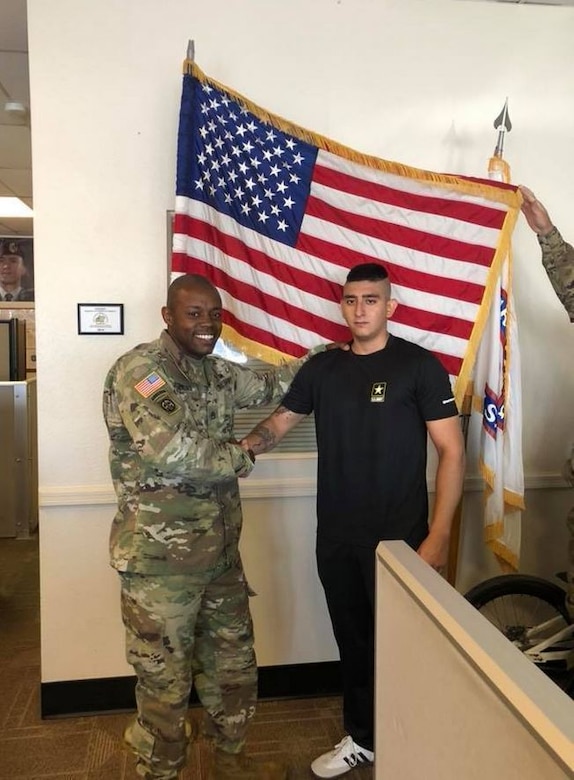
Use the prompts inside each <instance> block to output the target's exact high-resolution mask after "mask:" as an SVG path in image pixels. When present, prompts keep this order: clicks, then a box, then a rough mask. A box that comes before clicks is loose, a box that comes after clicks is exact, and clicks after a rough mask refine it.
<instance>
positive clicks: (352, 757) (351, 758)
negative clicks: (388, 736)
mask: <svg viewBox="0 0 574 780" xmlns="http://www.w3.org/2000/svg"><path fill="white" fill-rule="evenodd" d="M374 759H375V754H374V753H373V751H372V750H367V749H366V748H363V747H361V746H360V745H357V743H356V742H353V738H352V737H351V736H350V735H349V734H347V736H346V737H343V739H342V740H341V741H340V742H339V743H338V744H337V745H335V747H334V749H333V750H330V751H329V752H328V753H323V755H322V756H319V758H316V759H315V760H314V761H313V763H312V764H311V771H312V772H313V774H314V775H315V776H316V777H339V775H344V774H345V772H350V771H351V769H355V768H356V767H358V766H368V765H369V764H372V763H373V761H374Z"/></svg>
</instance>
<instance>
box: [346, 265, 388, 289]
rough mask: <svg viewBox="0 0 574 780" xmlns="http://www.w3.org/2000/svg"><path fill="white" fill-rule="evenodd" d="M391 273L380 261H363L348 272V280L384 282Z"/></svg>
mask: <svg viewBox="0 0 574 780" xmlns="http://www.w3.org/2000/svg"><path fill="white" fill-rule="evenodd" d="M388 278H389V275H388V273H387V269H386V268H385V266H384V265H381V264H380V263H361V265H356V266H354V267H353V268H351V270H350V271H349V273H348V274H347V278H346V280H345V284H346V283H347V282H382V281H384V280H385V279H388Z"/></svg>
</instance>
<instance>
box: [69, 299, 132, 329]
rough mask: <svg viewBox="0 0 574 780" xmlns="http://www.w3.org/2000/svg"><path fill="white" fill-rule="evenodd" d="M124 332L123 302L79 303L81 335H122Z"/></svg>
mask: <svg viewBox="0 0 574 780" xmlns="http://www.w3.org/2000/svg"><path fill="white" fill-rule="evenodd" d="M123 332H124V305H123V303H78V334H79V335H80V336H121V335H123Z"/></svg>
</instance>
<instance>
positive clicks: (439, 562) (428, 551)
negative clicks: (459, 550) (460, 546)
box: [417, 530, 450, 571]
mask: <svg viewBox="0 0 574 780" xmlns="http://www.w3.org/2000/svg"><path fill="white" fill-rule="evenodd" d="M449 540H450V537H449V536H445V535H444V534H437V533H435V534H433V532H432V530H431V531H430V532H429V535H428V536H427V538H426V539H425V540H424V542H423V543H422V544H421V545H420V547H419V549H418V550H417V553H418V554H419V555H420V556H421V558H422V559H423V561H425V563H428V565H429V566H432V567H433V569H435V570H436V571H441V569H443V568H444V567H445V566H446V564H447V562H448V547H449Z"/></svg>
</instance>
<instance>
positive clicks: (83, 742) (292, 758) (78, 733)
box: [0, 538, 373, 780]
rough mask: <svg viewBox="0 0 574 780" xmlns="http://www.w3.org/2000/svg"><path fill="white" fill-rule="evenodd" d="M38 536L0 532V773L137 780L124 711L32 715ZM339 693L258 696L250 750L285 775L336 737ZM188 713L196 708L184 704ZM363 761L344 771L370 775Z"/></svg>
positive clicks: (303, 768) (200, 747)
mask: <svg viewBox="0 0 574 780" xmlns="http://www.w3.org/2000/svg"><path fill="white" fill-rule="evenodd" d="M39 622H40V618H39V583H38V544H37V539H35V538H34V539H30V540H15V539H0V779H1V780H21V779H24V778H25V779H26V780H46V779H47V778H53V779H54V780H56V779H57V780H136V777H137V775H136V774H135V771H134V760H133V757H132V755H131V754H130V753H129V752H128V751H127V750H126V749H125V748H123V746H122V739H121V735H122V732H123V729H124V726H125V724H126V721H127V716H126V715H125V714H118V715H102V716H93V717H84V718H66V719H60V720H44V721H43V720H41V719H40V716H39V684H40V636H39V629H40V626H39ZM340 704H341V703H340V700H339V699H338V698H324V699H298V700H288V701H286V700H283V701H265V702H260V703H259V707H258V712H257V715H256V716H255V719H254V722H253V725H252V727H251V730H250V735H249V743H248V749H249V752H251V753H253V754H256V755H259V756H261V757H263V756H266V757H269V758H278V759H281V760H284V761H286V762H287V763H288V764H289V766H290V768H291V778H292V780H303V778H307V780H309V779H310V778H312V777H313V775H312V773H311V771H310V770H309V763H310V762H311V760H312V759H313V758H315V757H316V756H317V755H318V754H319V753H321V752H323V751H324V750H327V749H329V748H330V747H331V746H332V745H333V744H334V743H335V742H337V741H338V740H339V739H340V737H341V706H340ZM190 716H191V719H192V720H200V719H201V710H200V709H192V710H191V711H190ZM211 760H212V753H211V747H210V744H209V743H208V742H207V741H206V740H203V739H200V740H198V741H197V742H194V743H193V744H192V747H191V749H190V754H189V763H188V766H187V767H186V769H185V770H184V771H183V772H182V773H181V775H180V777H181V780H205V778H206V777H207V771H208V767H209V765H210V762H211ZM372 776H373V772H372V769H370V768H364V769H357V770H354V771H353V772H351V773H349V775H346V777H349V780H351V778H352V780H368V779H370V778H372Z"/></svg>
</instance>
